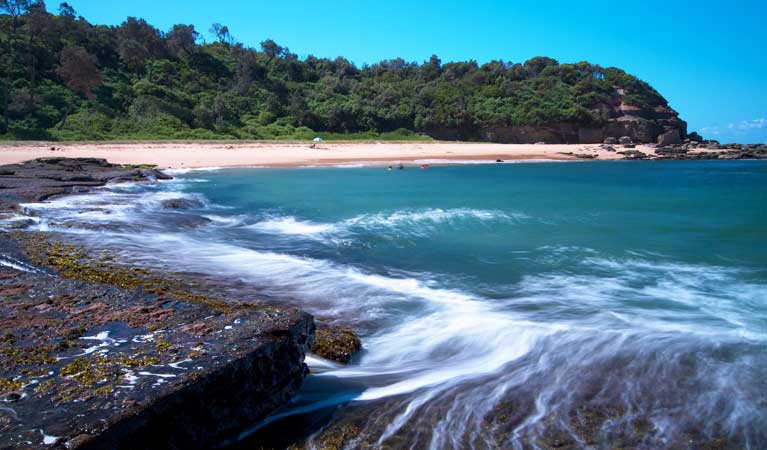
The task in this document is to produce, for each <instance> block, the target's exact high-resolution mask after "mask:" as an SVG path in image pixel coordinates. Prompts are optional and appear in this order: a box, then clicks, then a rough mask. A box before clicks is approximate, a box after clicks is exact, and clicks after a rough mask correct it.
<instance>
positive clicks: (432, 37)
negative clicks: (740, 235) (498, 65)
mask: <svg viewBox="0 0 767 450" xmlns="http://www.w3.org/2000/svg"><path fill="white" fill-rule="evenodd" d="M48 3H49V9H51V10H54V9H55V6H54V5H57V4H58V0H55V1H51V0H49V1H48ZM70 4H72V5H73V6H74V7H75V9H76V10H77V12H78V14H81V15H83V16H84V17H85V18H86V19H88V20H89V21H91V22H94V23H103V24H109V25H117V24H119V23H121V22H122V21H123V20H125V18H126V17H127V16H135V17H143V18H145V19H146V20H147V21H149V22H150V23H152V24H153V25H155V26H157V27H159V28H160V29H163V30H168V29H170V27H171V26H172V25H173V24H175V23H191V24H194V25H195V27H196V28H197V29H198V31H201V32H204V34H205V35H206V37H207V38H208V39H210V37H209V35H208V33H207V30H208V29H209V28H210V25H211V23H213V22H220V23H222V24H224V25H227V26H228V27H229V29H230V31H231V33H232V35H233V36H234V37H235V38H236V39H237V40H239V41H241V42H244V43H245V44H246V45H249V46H258V44H259V42H261V41H262V40H264V39H266V38H272V39H274V40H275V41H277V42H278V43H279V44H280V45H283V46H287V47H289V48H290V49H291V51H293V52H294V53H297V54H298V55H299V56H301V57H305V56H306V55H308V54H313V55H315V56H320V57H336V56H344V57H347V58H348V59H350V60H352V61H354V62H355V63H357V64H362V63H372V62H376V61H379V60H381V59H390V58H396V57H402V58H404V59H405V60H408V61H419V62H420V61H424V60H426V59H428V58H429V56H430V55H432V54H436V55H438V56H439V57H440V58H441V59H442V61H443V62H447V61H458V60H469V59H473V60H476V61H478V62H480V63H483V62H486V61H489V60H492V59H503V60H505V61H512V62H524V61H525V60H526V59H529V58H531V57H533V56H550V57H552V58H555V59H557V60H559V61H560V62H577V61H584V60H586V61H590V62H593V63H596V64H601V65H603V66H616V67H620V68H622V69H624V70H626V71H627V72H629V73H632V74H634V75H636V76H638V77H639V78H641V79H643V80H645V81H647V82H649V83H650V84H652V85H653V86H654V87H655V88H657V89H658V90H659V91H660V92H661V94H663V95H664V96H665V97H666V98H667V99H668V101H669V103H670V104H671V106H672V107H673V108H675V109H676V110H677V111H679V112H680V114H681V116H682V118H683V119H685V120H687V121H688V122H689V124H690V130H699V131H700V132H701V133H702V134H703V135H704V136H705V137H709V138H716V139H720V140H722V141H723V142H724V141H727V142H731V141H737V142H767V50H765V44H766V43H767V38H765V34H764V30H765V23H767V3H765V2H764V1H763V0H762V1H759V0H742V1H739V0H732V1H729V2H723V1H711V0H699V1H690V0H665V1H658V0H645V1H632V2H609V3H608V2H604V1H602V2H598V1H592V0H580V1H564V0H548V1H546V0H539V1H533V0H530V1H527V0H524V1H514V0H508V1H501V0H472V1H453V0H441V1H439V0H426V1H416V0H387V1H375V2H374V1H364V0H357V1H352V0H348V1H347V0H340V1H320V0H314V1H311V0H280V1H263V0H262V1H259V0H250V1H246V0H220V1H217V2H212V1H201V0H131V1H119V2H117V1H105V0H71V1H70Z"/></svg>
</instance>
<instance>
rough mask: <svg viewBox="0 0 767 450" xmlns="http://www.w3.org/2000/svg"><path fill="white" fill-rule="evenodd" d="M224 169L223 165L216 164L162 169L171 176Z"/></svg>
mask: <svg viewBox="0 0 767 450" xmlns="http://www.w3.org/2000/svg"><path fill="white" fill-rule="evenodd" d="M223 169H224V168H223V167H215V166H214V167H196V168H173V169H162V171H163V172H164V173H166V174H168V175H170V176H174V175H186V174H188V173H194V172H218V171H220V170H223Z"/></svg>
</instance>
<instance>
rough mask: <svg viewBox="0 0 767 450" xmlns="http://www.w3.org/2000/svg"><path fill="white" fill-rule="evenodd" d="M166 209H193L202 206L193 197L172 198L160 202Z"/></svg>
mask: <svg viewBox="0 0 767 450" xmlns="http://www.w3.org/2000/svg"><path fill="white" fill-rule="evenodd" d="M162 206H163V208H167V209H193V208H200V207H202V202H201V201H199V200H197V199H194V198H174V199H170V200H165V201H163V202H162Z"/></svg>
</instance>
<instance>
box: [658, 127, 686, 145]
mask: <svg viewBox="0 0 767 450" xmlns="http://www.w3.org/2000/svg"><path fill="white" fill-rule="evenodd" d="M681 143H682V137H681V136H680V135H679V130H676V129H674V130H669V131H666V132H665V133H663V134H661V135H660V136H658V145H660V146H665V145H677V144H681Z"/></svg>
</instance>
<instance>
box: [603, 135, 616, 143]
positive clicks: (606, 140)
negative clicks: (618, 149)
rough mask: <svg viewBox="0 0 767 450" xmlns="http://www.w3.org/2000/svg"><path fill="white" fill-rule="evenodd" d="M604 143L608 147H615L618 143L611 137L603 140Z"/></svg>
mask: <svg viewBox="0 0 767 450" xmlns="http://www.w3.org/2000/svg"><path fill="white" fill-rule="evenodd" d="M604 143H605V144H608V145H615V144H617V143H618V139H616V138H614V137H612V136H611V137H608V138H605V140H604Z"/></svg>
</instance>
